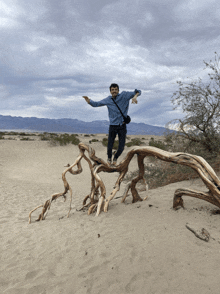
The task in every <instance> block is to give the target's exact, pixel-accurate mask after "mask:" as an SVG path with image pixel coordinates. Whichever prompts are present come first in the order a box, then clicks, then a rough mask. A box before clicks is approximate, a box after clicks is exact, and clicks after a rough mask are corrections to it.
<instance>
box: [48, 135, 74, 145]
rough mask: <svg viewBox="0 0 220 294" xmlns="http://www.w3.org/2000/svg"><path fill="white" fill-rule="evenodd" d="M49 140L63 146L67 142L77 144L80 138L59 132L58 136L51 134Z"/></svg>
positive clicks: (53, 143)
mask: <svg viewBox="0 0 220 294" xmlns="http://www.w3.org/2000/svg"><path fill="white" fill-rule="evenodd" d="M50 142H51V144H52V145H60V146H65V145H67V144H73V145H78V144H79V143H80V140H79V139H78V138H76V136H75V135H74V134H70V135H69V134H61V135H59V136H51V138H50Z"/></svg>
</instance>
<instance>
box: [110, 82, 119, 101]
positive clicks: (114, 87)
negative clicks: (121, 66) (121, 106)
mask: <svg viewBox="0 0 220 294" xmlns="http://www.w3.org/2000/svg"><path fill="white" fill-rule="evenodd" d="M109 89H110V93H111V94H112V97H113V98H115V97H116V96H117V95H118V93H119V86H118V85H117V84H111V86H110V87H109Z"/></svg>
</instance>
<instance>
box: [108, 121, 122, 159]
mask: <svg viewBox="0 0 220 294" xmlns="http://www.w3.org/2000/svg"><path fill="white" fill-rule="evenodd" d="M117 134H118V139H119V146H118V150H117V152H116V153H115V155H114V159H118V157H119V156H120V155H121V154H122V152H123V150H124V147H125V140H126V134H127V128H126V124H123V125H121V126H113V125H110V126H109V133H108V150H107V154H108V159H111V158H112V147H113V144H114V141H115V137H116V135H117Z"/></svg>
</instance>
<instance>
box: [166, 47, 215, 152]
mask: <svg viewBox="0 0 220 294" xmlns="http://www.w3.org/2000/svg"><path fill="white" fill-rule="evenodd" d="M204 63H205V66H206V68H207V69H208V77H206V78H205V79H204V80H203V81H202V79H201V78H198V79H197V80H195V81H189V82H188V83H187V82H182V81H177V83H178V86H179V89H178V90H177V91H176V92H175V93H174V94H173V96H172V98H171V102H172V103H173V105H174V109H180V108H181V109H182V112H183V114H184V115H185V116H184V117H183V118H181V119H175V120H173V121H171V122H170V123H168V127H172V126H175V129H176V130H178V132H177V135H178V134H179V135H180V136H184V137H185V138H186V139H187V140H189V141H190V142H192V143H197V145H200V146H201V147H202V149H205V150H207V151H208V152H209V153H213V154H214V155H215V156H218V154H219V152H220V99H219V93H220V67H219V64H220V58H219V56H218V55H217V53H216V52H215V60H214V61H212V60H211V61H210V62H204Z"/></svg>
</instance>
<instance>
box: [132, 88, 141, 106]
mask: <svg viewBox="0 0 220 294" xmlns="http://www.w3.org/2000/svg"><path fill="white" fill-rule="evenodd" d="M134 92H135V95H134V97H133V98H132V100H131V103H135V104H137V103H138V101H137V97H138V96H140V95H141V90H137V89H136V90H135V91H134Z"/></svg>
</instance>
